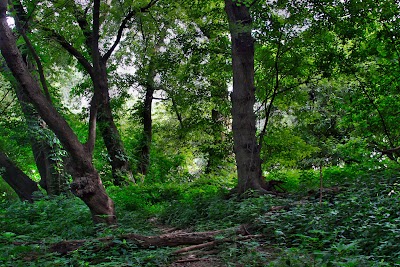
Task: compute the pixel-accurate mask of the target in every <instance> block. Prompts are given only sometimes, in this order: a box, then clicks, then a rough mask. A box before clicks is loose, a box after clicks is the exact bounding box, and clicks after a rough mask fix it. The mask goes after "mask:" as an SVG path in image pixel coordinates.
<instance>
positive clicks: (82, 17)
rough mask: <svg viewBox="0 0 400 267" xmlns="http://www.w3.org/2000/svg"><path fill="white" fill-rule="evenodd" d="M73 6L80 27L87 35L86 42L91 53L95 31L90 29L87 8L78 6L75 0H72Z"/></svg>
mask: <svg viewBox="0 0 400 267" xmlns="http://www.w3.org/2000/svg"><path fill="white" fill-rule="evenodd" d="M71 6H72V9H73V12H74V17H75V19H76V22H77V23H78V25H79V27H80V28H81V30H82V33H83V35H84V36H85V44H86V47H87V49H88V52H89V55H91V54H92V43H93V32H92V30H91V29H90V25H89V23H88V21H87V20H86V15H87V10H88V9H86V10H82V9H81V8H80V7H78V6H77V5H76V3H75V1H71Z"/></svg>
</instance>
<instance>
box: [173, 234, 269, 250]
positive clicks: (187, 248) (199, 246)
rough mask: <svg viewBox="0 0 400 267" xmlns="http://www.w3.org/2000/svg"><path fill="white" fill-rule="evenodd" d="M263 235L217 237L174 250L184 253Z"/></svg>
mask: <svg viewBox="0 0 400 267" xmlns="http://www.w3.org/2000/svg"><path fill="white" fill-rule="evenodd" d="M260 237H263V235H247V236H237V237H235V238H222V239H216V240H214V241H211V242H207V243H203V244H199V245H193V246H190V247H185V248H182V249H178V250H176V251H175V252H174V254H182V253H185V252H189V251H193V250H198V249H203V248H210V247H214V246H217V245H219V244H223V243H229V242H235V241H243V240H249V239H254V238H260Z"/></svg>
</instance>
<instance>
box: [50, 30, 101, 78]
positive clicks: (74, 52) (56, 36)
mask: <svg viewBox="0 0 400 267" xmlns="http://www.w3.org/2000/svg"><path fill="white" fill-rule="evenodd" d="M42 29H43V30H44V31H46V32H47V33H49V36H50V37H51V38H53V39H54V40H55V41H56V42H57V43H58V44H59V45H61V46H62V47H63V48H64V49H65V50H66V51H67V52H68V53H69V54H71V55H72V56H73V57H75V58H76V59H77V60H78V62H79V63H80V64H81V65H82V66H83V67H84V68H85V70H86V71H87V72H88V73H89V75H90V76H91V77H94V71H93V67H92V65H91V64H90V62H89V61H88V60H87V59H86V58H85V57H84V55H83V54H82V53H81V52H79V51H78V49H76V48H75V47H74V46H73V45H71V44H70V43H69V42H68V41H67V40H66V39H65V38H64V36H62V35H61V34H59V33H58V32H56V31H55V30H53V29H49V28H47V27H42Z"/></svg>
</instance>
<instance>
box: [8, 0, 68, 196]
mask: <svg viewBox="0 0 400 267" xmlns="http://www.w3.org/2000/svg"><path fill="white" fill-rule="evenodd" d="M11 8H12V11H15V12H13V14H14V21H15V25H16V29H17V31H18V33H19V34H20V35H21V36H22V37H23V39H24V41H25V45H24V46H23V48H22V50H23V52H22V56H23V58H24V60H25V64H26V65H27V66H28V69H29V71H30V72H31V73H34V72H35V71H36V70H37V71H38V72H39V76H40V81H41V85H42V89H43V91H44V93H45V95H46V98H47V99H48V100H49V101H50V102H51V96H50V93H49V89H48V86H47V81H46V78H45V75H44V72H43V66H42V63H41V61H40V58H39V56H38V55H37V53H36V51H35V50H34V47H33V46H32V44H31V42H30V40H29V38H28V36H27V35H26V31H29V23H28V21H27V18H28V15H27V14H26V12H25V10H24V9H23V7H22V6H21V4H20V3H19V2H16V3H15V4H14V6H12V7H11ZM31 58H32V59H35V63H36V66H37V68H35V65H34V63H33V62H31V61H32V59H31ZM3 69H4V71H3V72H4V74H5V76H6V77H7V78H8V79H9V81H10V83H11V85H12V87H13V89H14V91H15V94H16V96H17V99H18V102H19V104H20V106H21V109H22V112H23V114H24V118H25V121H26V124H27V128H28V131H29V133H30V134H29V141H30V143H31V147H32V152H33V156H34V159H35V162H36V166H37V168H38V171H39V174H40V177H41V180H40V182H39V184H40V186H41V187H42V188H43V189H45V190H46V192H47V194H48V195H59V194H61V193H62V192H65V190H66V189H67V186H66V184H67V181H66V180H67V175H66V173H65V171H64V166H63V165H64V163H63V160H64V159H63V156H62V154H63V150H62V148H61V146H60V145H59V141H58V139H57V138H56V137H55V136H54V133H52V132H51V131H50V130H49V129H47V126H46V124H45V123H44V121H43V120H42V119H41V118H40V116H39V114H38V113H37V111H36V110H35V109H34V107H33V106H32V104H31V103H30V99H29V97H28V96H27V95H26V94H25V92H24V91H23V89H22V87H21V86H20V84H18V82H17V81H16V80H15V79H14V77H12V74H11V75H10V71H9V69H8V68H7V67H6V66H4V68H3Z"/></svg>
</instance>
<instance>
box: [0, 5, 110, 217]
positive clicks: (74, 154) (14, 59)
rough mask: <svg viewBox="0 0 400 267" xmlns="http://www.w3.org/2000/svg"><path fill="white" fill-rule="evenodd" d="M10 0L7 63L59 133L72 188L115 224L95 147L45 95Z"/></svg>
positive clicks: (2, 36) (1, 13) (2, 24)
mask: <svg viewBox="0 0 400 267" xmlns="http://www.w3.org/2000/svg"><path fill="white" fill-rule="evenodd" d="M6 12H7V0H0V50H1V53H2V55H3V57H4V59H5V60H6V62H7V65H8V67H9V69H10V70H11V72H12V73H13V75H14V77H15V78H16V80H17V81H18V82H19V84H20V85H21V87H22V88H23V90H24V92H25V93H26V94H27V95H28V97H29V98H30V100H31V102H32V103H33V104H34V106H35V108H36V110H37V111H38V112H39V114H40V116H41V117H42V119H43V120H44V121H45V122H46V123H47V125H48V126H49V128H50V129H51V130H52V131H53V132H54V133H55V134H56V136H57V137H58V139H59V140H60V142H61V143H62V145H63V146H64V148H65V150H66V151H67V152H68V153H69V154H70V156H71V158H72V160H73V162H74V165H73V173H72V176H73V179H74V181H73V183H72V184H71V189H72V192H73V193H74V194H75V195H77V196H78V197H80V198H81V199H82V200H83V201H84V202H85V203H86V205H87V206H88V207H89V209H90V211H91V213H92V218H93V221H94V222H104V223H108V224H112V223H115V222H116V217H115V210H114V203H113V201H112V200H111V199H110V198H109V197H108V195H107V193H106V191H105V188H104V186H103V184H102V183H101V180H100V177H99V174H98V173H97V171H96V169H95V168H94V166H93V164H92V154H91V153H92V151H91V149H88V148H87V146H85V145H83V144H81V143H80V142H79V140H78V137H77V136H76V134H75V133H74V132H73V130H72V129H71V127H70V126H69V125H68V123H67V122H66V121H65V119H64V118H63V117H62V116H61V115H60V114H59V113H58V112H57V110H56V109H55V108H54V106H53V105H52V104H51V103H50V102H49V101H48V99H46V97H45V96H44V94H43V93H42V91H41V88H40V86H39V84H38V83H37V81H36V80H35V79H34V78H33V77H32V75H31V74H30V73H29V71H28V69H27V67H26V65H25V63H24V61H23V59H22V56H21V53H20V51H19V50H18V48H17V46H16V43H15V38H14V35H13V34H12V32H11V29H10V28H9V26H8V23H7V16H6Z"/></svg>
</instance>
